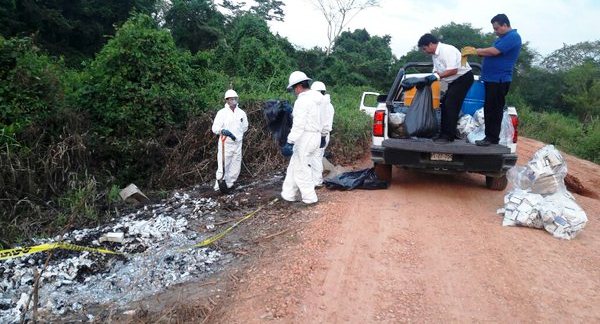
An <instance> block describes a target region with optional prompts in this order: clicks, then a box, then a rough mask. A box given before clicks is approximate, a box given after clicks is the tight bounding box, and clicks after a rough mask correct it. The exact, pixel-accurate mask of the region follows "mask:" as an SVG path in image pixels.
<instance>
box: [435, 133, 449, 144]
mask: <svg viewBox="0 0 600 324" xmlns="http://www.w3.org/2000/svg"><path fill="white" fill-rule="evenodd" d="M452 141H454V139H450V138H449V137H448V136H445V135H440V136H438V137H434V138H433V142H434V143H438V144H446V143H450V142H452Z"/></svg>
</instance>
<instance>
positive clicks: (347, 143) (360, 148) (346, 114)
mask: <svg viewBox="0 0 600 324" xmlns="http://www.w3.org/2000/svg"><path fill="white" fill-rule="evenodd" d="M327 90H328V92H329V93H330V94H331V103H332V104H333V107H334V109H335V115H334V119H333V131H332V133H331V146H330V147H329V149H330V150H331V151H332V152H333V154H334V159H335V161H336V162H337V163H349V162H353V161H356V160H357V159H360V158H363V157H364V156H366V155H367V154H368V152H369V147H370V141H371V118H370V117H369V116H368V115H367V114H365V113H363V112H361V111H360V110H358V107H359V101H360V96H361V94H362V93H363V91H369V90H372V89H367V88H364V87H351V86H343V87H333V88H328V89H327Z"/></svg>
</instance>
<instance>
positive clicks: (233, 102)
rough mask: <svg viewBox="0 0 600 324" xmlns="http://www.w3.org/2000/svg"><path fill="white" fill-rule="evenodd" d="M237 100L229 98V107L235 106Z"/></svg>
mask: <svg viewBox="0 0 600 324" xmlns="http://www.w3.org/2000/svg"><path fill="white" fill-rule="evenodd" d="M237 104H238V102H237V100H235V99H229V106H230V107H235V106H237Z"/></svg>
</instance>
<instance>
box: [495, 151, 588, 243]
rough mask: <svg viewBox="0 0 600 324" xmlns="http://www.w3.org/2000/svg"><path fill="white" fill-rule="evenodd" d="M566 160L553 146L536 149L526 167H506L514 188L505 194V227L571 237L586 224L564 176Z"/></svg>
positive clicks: (503, 223) (500, 211)
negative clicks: (537, 229) (524, 228)
mask: <svg viewBox="0 0 600 324" xmlns="http://www.w3.org/2000/svg"><path fill="white" fill-rule="evenodd" d="M566 175H567V163H566V161H565V160H564V159H563V157H562V155H561V154H560V152H559V151H558V150H556V149H555V148H554V146H553V145H547V146H545V147H543V148H541V149H540V150H538V151H537V152H536V153H535V154H534V156H533V157H532V159H531V160H530V161H529V162H528V163H527V165H526V166H516V167H513V168H512V169H510V170H509V172H508V174H507V177H508V179H509V181H510V183H511V184H512V186H513V188H514V189H513V190H512V191H510V192H509V193H507V194H506V196H505V197H504V208H501V209H499V210H498V213H499V214H503V215H504V220H503V222H502V225H504V226H527V227H533V228H540V229H542V228H543V229H545V230H546V231H548V232H549V233H550V234H552V235H553V236H554V237H556V238H560V239H566V240H570V239H573V238H575V237H576V236H577V234H579V233H580V232H581V231H582V230H583V228H584V227H585V225H586V223H587V221H588V219H587V216H586V214H585V211H584V210H583V209H582V208H581V207H580V206H579V205H578V204H577V202H576V201H575V197H574V196H573V195H572V194H571V193H570V192H569V191H567V188H566V186H565V182H564V179H565V177H566Z"/></svg>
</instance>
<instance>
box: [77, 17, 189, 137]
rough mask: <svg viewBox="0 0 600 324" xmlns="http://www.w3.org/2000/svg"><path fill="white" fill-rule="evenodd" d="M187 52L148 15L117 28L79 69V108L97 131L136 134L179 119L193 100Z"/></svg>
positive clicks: (144, 134)
mask: <svg viewBox="0 0 600 324" xmlns="http://www.w3.org/2000/svg"><path fill="white" fill-rule="evenodd" d="M191 75H192V70H191V68H190V54H189V52H187V51H186V52H183V51H180V50H178V49H177V47H176V46H175V43H174V41H173V38H172V37H171V34H169V32H168V31H167V30H164V29H159V28H158V26H157V25H156V22H155V21H154V20H153V19H152V18H151V17H150V16H148V15H142V14H138V15H135V16H133V17H132V18H131V19H130V20H128V21H127V22H126V23H125V24H123V26H122V27H121V28H120V29H119V30H118V32H117V33H116V35H115V37H114V38H113V39H111V40H110V41H109V42H108V44H106V46H104V48H103V49H102V51H101V52H100V53H98V55H97V56H96V59H95V60H94V61H93V62H92V63H91V64H90V65H89V66H88V68H87V69H86V70H85V71H84V80H83V86H82V87H81V88H80V89H79V97H78V101H79V102H78V103H79V107H81V108H80V109H82V110H85V111H87V112H89V114H90V115H91V117H92V120H93V123H94V127H95V131H96V132H97V133H98V134H99V135H104V136H114V137H117V138H129V139H140V138H146V137H152V136H155V135H156V134H157V133H158V131H159V130H160V129H161V128H163V127H165V126H168V125H180V124H181V123H182V122H184V121H185V118H186V117H187V116H186V113H187V112H188V111H190V110H191V109H192V108H193V107H194V106H195V105H196V104H197V103H196V102H195V99H196V95H195V93H196V92H197V91H194V84H193V82H192V79H191Z"/></svg>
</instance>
